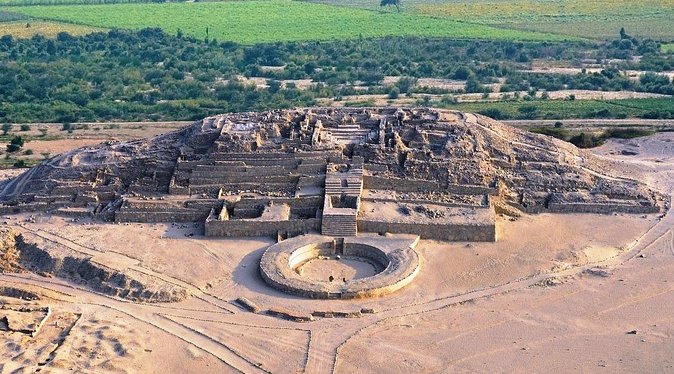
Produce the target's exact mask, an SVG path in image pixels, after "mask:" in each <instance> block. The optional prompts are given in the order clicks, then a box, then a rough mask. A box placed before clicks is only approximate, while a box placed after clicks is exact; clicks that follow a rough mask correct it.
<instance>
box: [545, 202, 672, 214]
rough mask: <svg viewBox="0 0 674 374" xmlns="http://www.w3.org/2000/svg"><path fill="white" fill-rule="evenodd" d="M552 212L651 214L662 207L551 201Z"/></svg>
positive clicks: (549, 208) (549, 209)
mask: <svg viewBox="0 0 674 374" xmlns="http://www.w3.org/2000/svg"><path fill="white" fill-rule="evenodd" d="M547 211H548V212H550V213H596V214H611V213H630V214H649V213H658V212H659V211H660V207H659V206H657V205H640V204H630V205H627V204H592V203H565V204H558V203H554V202H550V204H549V205H548V209H547Z"/></svg>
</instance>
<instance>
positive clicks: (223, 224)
mask: <svg viewBox="0 0 674 374" xmlns="http://www.w3.org/2000/svg"><path fill="white" fill-rule="evenodd" d="M320 228H321V220H320V219H318V218H308V219H290V220H287V221H260V220H248V219H232V220H226V221H220V220H217V219H207V220H206V224H205V226H204V235H205V236H234V237H239V236H272V237H276V236H277V235H278V233H279V231H280V232H287V233H289V234H291V235H297V234H302V233H307V232H310V231H318V230H320Z"/></svg>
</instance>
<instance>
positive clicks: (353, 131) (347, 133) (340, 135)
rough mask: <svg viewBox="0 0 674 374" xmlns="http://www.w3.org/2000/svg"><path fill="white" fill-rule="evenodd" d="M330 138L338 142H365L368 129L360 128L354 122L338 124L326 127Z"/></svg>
mask: <svg viewBox="0 0 674 374" xmlns="http://www.w3.org/2000/svg"><path fill="white" fill-rule="evenodd" d="M323 131H326V132H328V133H329V134H330V136H331V137H332V139H333V140H334V141H335V142H336V143H338V144H360V143H363V142H365V138H366V137H367V134H368V133H369V132H370V130H368V129H362V128H361V127H360V126H358V125H356V124H340V125H339V126H338V127H331V128H326V129H324V130H323Z"/></svg>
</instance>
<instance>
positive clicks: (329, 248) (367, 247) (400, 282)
mask: <svg viewBox="0 0 674 374" xmlns="http://www.w3.org/2000/svg"><path fill="white" fill-rule="evenodd" d="M418 240H419V237H418V236H414V235H391V236H380V235H376V234H375V235H359V236H357V237H346V238H335V237H328V236H322V235H302V236H297V237H294V238H292V239H288V240H284V241H282V242H280V243H278V244H275V245H272V246H271V247H269V248H268V249H267V250H266V251H265V253H264V254H263V256H262V259H261V261H260V273H261V274H262V278H263V279H264V280H265V281H266V282H267V283H268V284H269V285H271V286H272V287H274V288H276V289H279V290H281V291H284V292H287V293H291V294H295V295H299V296H303V297H310V298H314V299H351V298H361V297H373V296H381V295H385V294H388V293H391V292H395V291H397V290H399V289H401V288H402V287H404V286H406V285H407V284H409V283H410V282H411V281H412V280H413V279H414V277H415V276H416V275H417V273H418V272H419V256H418V255H417V253H416V252H415V251H414V247H415V246H416V244H417V242H418Z"/></svg>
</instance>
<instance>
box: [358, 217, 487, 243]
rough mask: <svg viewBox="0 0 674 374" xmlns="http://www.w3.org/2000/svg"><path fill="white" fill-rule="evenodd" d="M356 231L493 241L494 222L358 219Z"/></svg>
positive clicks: (439, 238) (455, 240)
mask: <svg viewBox="0 0 674 374" xmlns="http://www.w3.org/2000/svg"><path fill="white" fill-rule="evenodd" d="M358 232H377V233H385V232H389V233H393V234H415V235H419V236H421V237H422V238H423V239H432V240H445V241H453V242H495V241H496V224H495V223H491V224H485V225H457V224H417V223H403V222H379V221H368V220H363V219H359V220H358Z"/></svg>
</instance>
